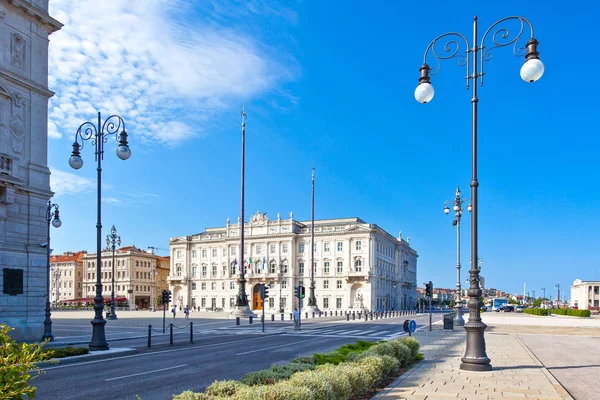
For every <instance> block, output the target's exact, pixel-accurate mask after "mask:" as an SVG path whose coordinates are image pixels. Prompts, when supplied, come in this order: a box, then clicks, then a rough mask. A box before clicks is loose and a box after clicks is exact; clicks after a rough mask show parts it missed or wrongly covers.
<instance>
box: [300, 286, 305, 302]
mask: <svg viewBox="0 0 600 400" xmlns="http://www.w3.org/2000/svg"><path fill="white" fill-rule="evenodd" d="M300 298H301V299H303V298H304V286H300Z"/></svg>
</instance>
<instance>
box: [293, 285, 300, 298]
mask: <svg viewBox="0 0 600 400" xmlns="http://www.w3.org/2000/svg"><path fill="white" fill-rule="evenodd" d="M294 296H295V297H297V298H300V286H294Z"/></svg>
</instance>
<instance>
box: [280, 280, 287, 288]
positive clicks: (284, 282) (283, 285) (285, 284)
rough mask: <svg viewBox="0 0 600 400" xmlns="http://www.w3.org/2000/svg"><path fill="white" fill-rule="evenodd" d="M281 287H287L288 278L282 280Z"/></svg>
mask: <svg viewBox="0 0 600 400" xmlns="http://www.w3.org/2000/svg"><path fill="white" fill-rule="evenodd" d="M281 288H282V289H287V279H284V280H283V281H282V282H281Z"/></svg>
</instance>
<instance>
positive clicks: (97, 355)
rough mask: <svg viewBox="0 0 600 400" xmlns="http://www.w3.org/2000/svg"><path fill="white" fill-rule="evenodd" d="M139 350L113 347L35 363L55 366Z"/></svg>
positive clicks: (122, 354) (125, 354)
mask: <svg viewBox="0 0 600 400" xmlns="http://www.w3.org/2000/svg"><path fill="white" fill-rule="evenodd" d="M136 353H137V350H136V349H132V348H122V349H113V350H106V351H98V352H93V353H89V354H82V355H80V356H72V357H64V358H53V359H51V360H48V361H41V362H37V363H35V365H36V366H37V367H39V368H44V367H53V366H56V365H66V364H75V363H78V362H80V361H92V360H105V359H109V358H115V357H120V356H129V355H132V354H136Z"/></svg>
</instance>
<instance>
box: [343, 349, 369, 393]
mask: <svg viewBox="0 0 600 400" xmlns="http://www.w3.org/2000/svg"><path fill="white" fill-rule="evenodd" d="M357 354H358V353H357ZM357 365H358V363H344V364H340V365H337V366H336V368H337V371H339V373H340V375H343V376H345V377H346V378H348V382H349V383H350V388H351V390H352V392H351V396H350V398H351V399H355V398H357V397H360V396H362V395H364V394H365V393H369V392H370V391H371V390H372V389H373V388H374V380H373V379H372V378H371V376H370V375H369V374H365V373H364V371H363V370H362V369H361V368H360V367H359V368H357Z"/></svg>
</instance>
